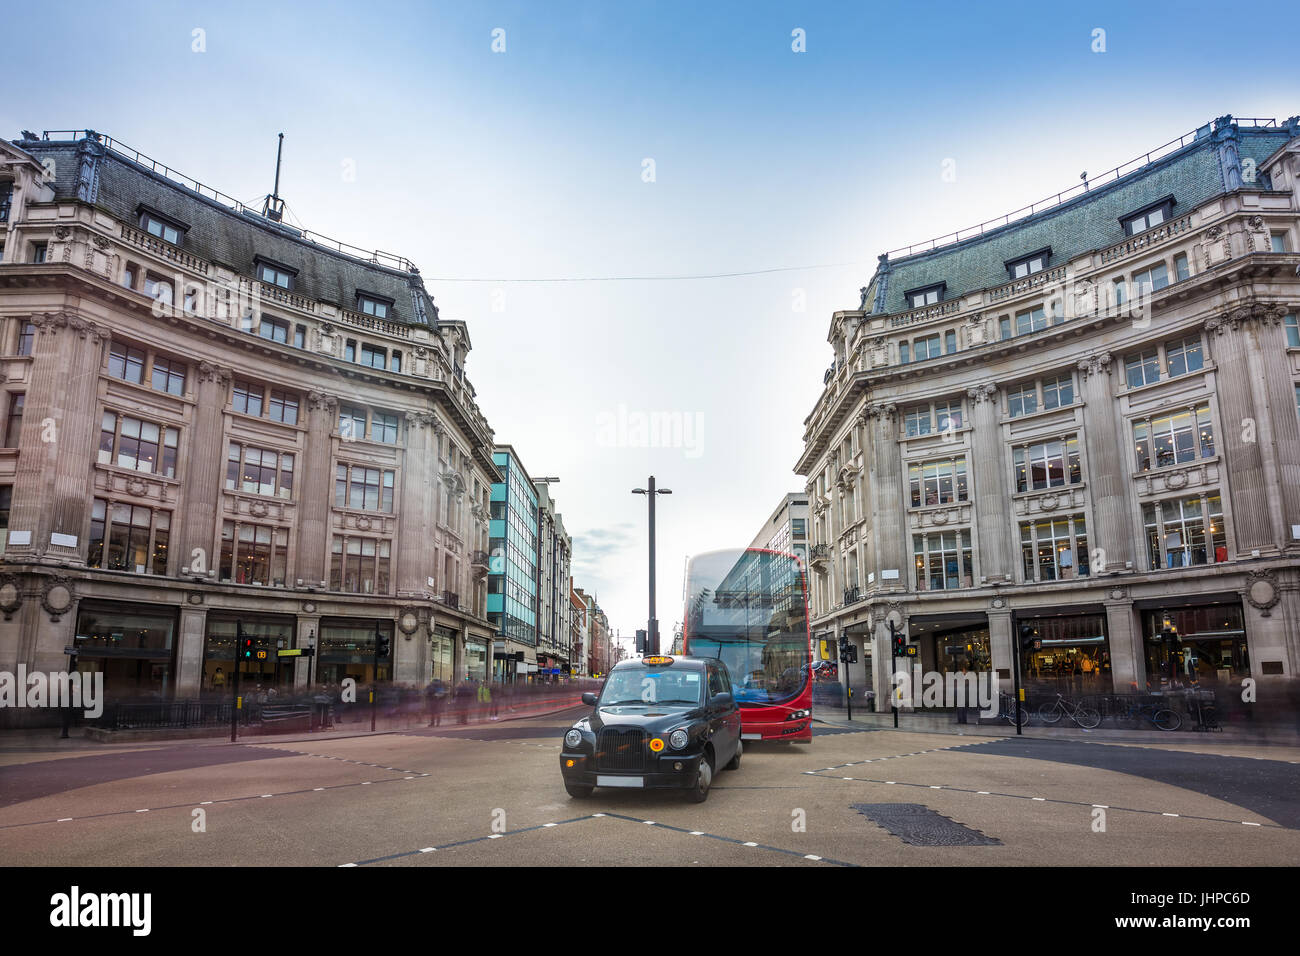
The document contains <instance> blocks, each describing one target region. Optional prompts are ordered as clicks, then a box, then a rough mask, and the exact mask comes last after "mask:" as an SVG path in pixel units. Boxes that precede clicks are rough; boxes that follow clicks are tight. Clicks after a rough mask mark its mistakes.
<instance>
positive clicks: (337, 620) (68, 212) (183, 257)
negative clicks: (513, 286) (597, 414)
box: [0, 131, 500, 698]
mask: <svg viewBox="0 0 1300 956" xmlns="http://www.w3.org/2000/svg"><path fill="white" fill-rule="evenodd" d="M0 194H2V195H3V196H4V198H5V202H4V207H5V215H4V217H3V218H4V220H5V221H4V222H2V223H0V228H2V229H3V232H2V233H0V236H2V238H3V250H2V252H3V260H2V261H0V346H2V347H0V352H2V353H3V357H2V358H0V365H2V366H3V368H4V379H3V394H2V395H0V404H3V408H4V413H5V414H6V416H7V420H6V424H7V426H8V427H7V433H6V437H5V440H4V447H3V448H0V520H2V522H3V524H4V528H3V535H4V538H3V563H2V564H0V611H2V612H3V621H0V668H4V669H13V668H14V667H15V666H17V665H18V664H26V666H27V667H28V668H29V669H36V670H42V671H51V670H62V669H64V668H65V667H66V666H67V664H68V657H67V656H66V655H65V649H66V650H69V651H75V652H76V654H75V660H76V664H77V666H78V667H79V668H80V669H82V670H102V671H104V672H105V674H106V678H107V679H106V684H107V687H108V694H109V696H110V698H112V697H113V696H114V695H119V696H132V695H159V696H164V697H169V696H191V695H194V694H196V693H198V692H200V691H201V690H203V691H207V690H213V689H218V688H220V687H222V686H227V684H226V681H227V679H228V677H229V675H230V673H231V668H232V667H233V666H234V646H235V635H236V628H237V627H238V628H239V629H242V631H243V633H244V634H245V636H250V635H251V636H253V637H254V638H255V639H256V642H257V647H258V649H259V651H264V652H265V653H262V654H259V655H258V657H259V660H258V661H256V662H255V663H254V664H248V663H245V664H244V665H242V667H243V669H244V671H245V672H246V673H247V675H248V676H247V678H246V679H247V680H249V681H256V682H258V683H262V684H274V685H281V686H292V685H301V684H303V683H305V682H307V681H308V680H309V679H310V680H313V681H317V682H320V681H324V682H327V683H335V682H338V681H341V680H342V679H344V678H346V677H352V678H355V679H357V680H358V681H359V682H365V681H369V680H372V679H376V678H377V679H379V680H385V679H387V680H395V681H401V682H410V683H415V684H421V685H422V684H424V683H426V682H428V681H429V680H430V679H431V678H434V677H437V678H441V679H443V680H447V681H452V680H459V679H463V678H465V677H471V678H475V677H485V676H487V673H488V667H489V666H490V660H491V658H490V653H491V645H492V634H493V629H492V627H491V626H490V624H489V622H488V620H487V614H486V583H485V576H486V573H487V570H488V562H487V554H486V552H487V546H488V505H489V489H490V487H491V485H492V483H493V482H495V481H499V480H500V476H499V474H498V473H497V470H496V468H495V466H494V465H493V462H492V448H493V433H492V430H491V428H490V427H489V426H488V423H487V421H486V420H485V419H484V417H483V415H482V413H481V412H480V411H479V408H478V406H477V404H476V403H475V400H474V389H473V387H472V385H471V384H470V383H469V381H468V379H467V378H466V377H465V360H466V356H467V354H468V352H469V350H470V347H471V346H470V339H469V333H468V330H467V328H466V327H465V324H464V323H462V322H457V321H448V320H444V319H442V318H440V317H439V315H438V311H437V309H436V308H435V306H434V304H433V301H432V298H431V297H430V296H429V295H428V293H427V292H426V290H425V288H424V284H423V282H422V280H421V278H420V275H419V271H418V270H417V269H416V268H415V267H414V266H412V265H411V264H410V263H408V262H406V261H405V260H401V259H398V258H396V257H391V256H387V255H385V254H382V253H366V252H362V251H361V250H357V249H353V248H350V247H346V246H342V245H340V244H338V243H333V242H331V241H330V240H326V239H324V238H323V237H320V236H316V235H313V234H311V233H306V232H303V231H300V230H295V229H291V228H289V227H287V226H285V225H283V224H282V223H280V222H278V221H276V218H275V217H274V215H272V216H271V217H269V218H268V217H266V216H263V215H259V214H258V213H256V212H254V211H252V210H248V209H246V208H244V207H243V206H242V205H241V204H238V203H236V202H234V201H233V200H230V199H229V198H228V197H225V196H223V195H221V194H220V193H217V192H215V191H214V190H212V189H210V188H208V187H206V186H202V185H201V184H198V183H196V182H194V181H192V180H186V179H184V178H183V177H180V176H178V174H176V173H175V172H174V171H171V170H168V169H166V168H165V167H162V166H161V165H160V164H157V163H155V162H153V161H152V160H149V159H147V158H146V157H142V156H140V155H139V154H138V153H135V152H134V151H133V150H129V149H127V148H125V147H123V146H121V145H120V144H117V143H115V142H114V141H112V140H111V139H109V138H107V137H104V136H102V135H99V134H95V133H93V132H90V131H87V132H86V133H85V134H84V135H73V136H68V137H66V138H62V139H61V138H59V137H58V135H55V134H47V135H46V136H45V137H43V138H38V137H35V136H33V135H29V134H24V137H23V138H22V139H20V140H16V141H14V142H13V143H4V142H0ZM377 633H378V634H383V635H386V636H388V637H390V638H391V639H392V648H393V650H392V655H391V657H390V658H389V659H387V660H385V661H382V662H381V663H380V665H379V667H378V672H377V673H376V669H375V667H374V666H373V664H372V652H373V649H374V641H375V635H376V634H377ZM308 648H310V649H311V650H312V651H313V652H314V656H311V657H306V656H300V657H296V658H295V657H292V656H287V655H285V656H282V655H281V654H280V653H279V652H280V651H284V650H295V649H308Z"/></svg>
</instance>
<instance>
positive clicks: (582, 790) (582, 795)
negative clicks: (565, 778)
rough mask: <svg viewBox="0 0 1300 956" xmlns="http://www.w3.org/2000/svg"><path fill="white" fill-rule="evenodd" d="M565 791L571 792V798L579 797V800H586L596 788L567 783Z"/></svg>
mask: <svg viewBox="0 0 1300 956" xmlns="http://www.w3.org/2000/svg"><path fill="white" fill-rule="evenodd" d="M564 789H565V790H567V791H569V796H571V797H577V798H578V799H579V800H585V799H586V798H587V797H589V796H591V791H593V790H595V789H596V788H595V787H584V786H583V785H582V784H580V783H566V784H565V785H564Z"/></svg>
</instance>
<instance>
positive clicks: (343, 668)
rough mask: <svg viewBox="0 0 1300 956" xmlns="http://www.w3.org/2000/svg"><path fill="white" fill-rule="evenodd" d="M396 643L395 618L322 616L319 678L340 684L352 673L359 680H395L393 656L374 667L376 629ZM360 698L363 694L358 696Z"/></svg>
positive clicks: (391, 642) (327, 683) (362, 682)
mask: <svg viewBox="0 0 1300 956" xmlns="http://www.w3.org/2000/svg"><path fill="white" fill-rule="evenodd" d="M376 629H378V632H379V633H380V634H382V635H384V636H385V637H387V638H388V639H389V644H390V645H391V646H393V648H394V653H396V645H395V644H393V640H392V638H393V622H392V621H382V620H374V619H370V620H366V619H359V620H353V619H350V618H323V619H322V620H321V623H320V641H319V642H318V644H317V648H318V650H317V654H318V658H317V661H316V667H317V674H318V675H319V679H320V682H321V683H323V684H326V685H328V686H337V685H339V684H341V683H342V682H343V681H344V680H345V679H346V678H349V677H351V678H352V679H353V680H355V681H356V682H357V683H358V684H363V685H364V684H369V683H372V682H373V681H376V680H381V681H382V680H392V676H393V670H392V658H391V657H390V658H388V659H386V660H381V661H380V662H379V670H378V672H377V673H376V671H375V632H376ZM357 699H358V700H364V699H365V698H364V697H361V696H358V698H357Z"/></svg>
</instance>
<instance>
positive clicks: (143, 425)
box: [99, 411, 181, 478]
mask: <svg viewBox="0 0 1300 956" xmlns="http://www.w3.org/2000/svg"><path fill="white" fill-rule="evenodd" d="M180 440H181V433H180V429H178V428H171V427H169V426H166V425H159V424H157V423H155V422H146V421H142V420H141V419H139V418H132V417H131V416H130V415H119V414H118V413H117V412H111V411H105V412H104V417H103V420H102V422H101V424H100V432H99V463H100V464H101V465H114V464H115V465H117V467H119V468H129V469H131V470H132V471H144V472H150V473H152V474H156V475H162V476H164V477H166V478H175V477H176V450H177V448H178V447H179V446H180Z"/></svg>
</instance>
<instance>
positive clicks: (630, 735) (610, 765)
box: [596, 730, 645, 771]
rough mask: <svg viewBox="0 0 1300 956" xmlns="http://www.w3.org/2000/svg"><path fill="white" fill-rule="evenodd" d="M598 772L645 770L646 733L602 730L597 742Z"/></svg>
mask: <svg viewBox="0 0 1300 956" xmlns="http://www.w3.org/2000/svg"><path fill="white" fill-rule="evenodd" d="M596 769H597V770H635V771H642V770H645V733H644V732H642V731H640V730H602V731H601V732H600V736H599V737H598V738H597V740H596Z"/></svg>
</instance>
